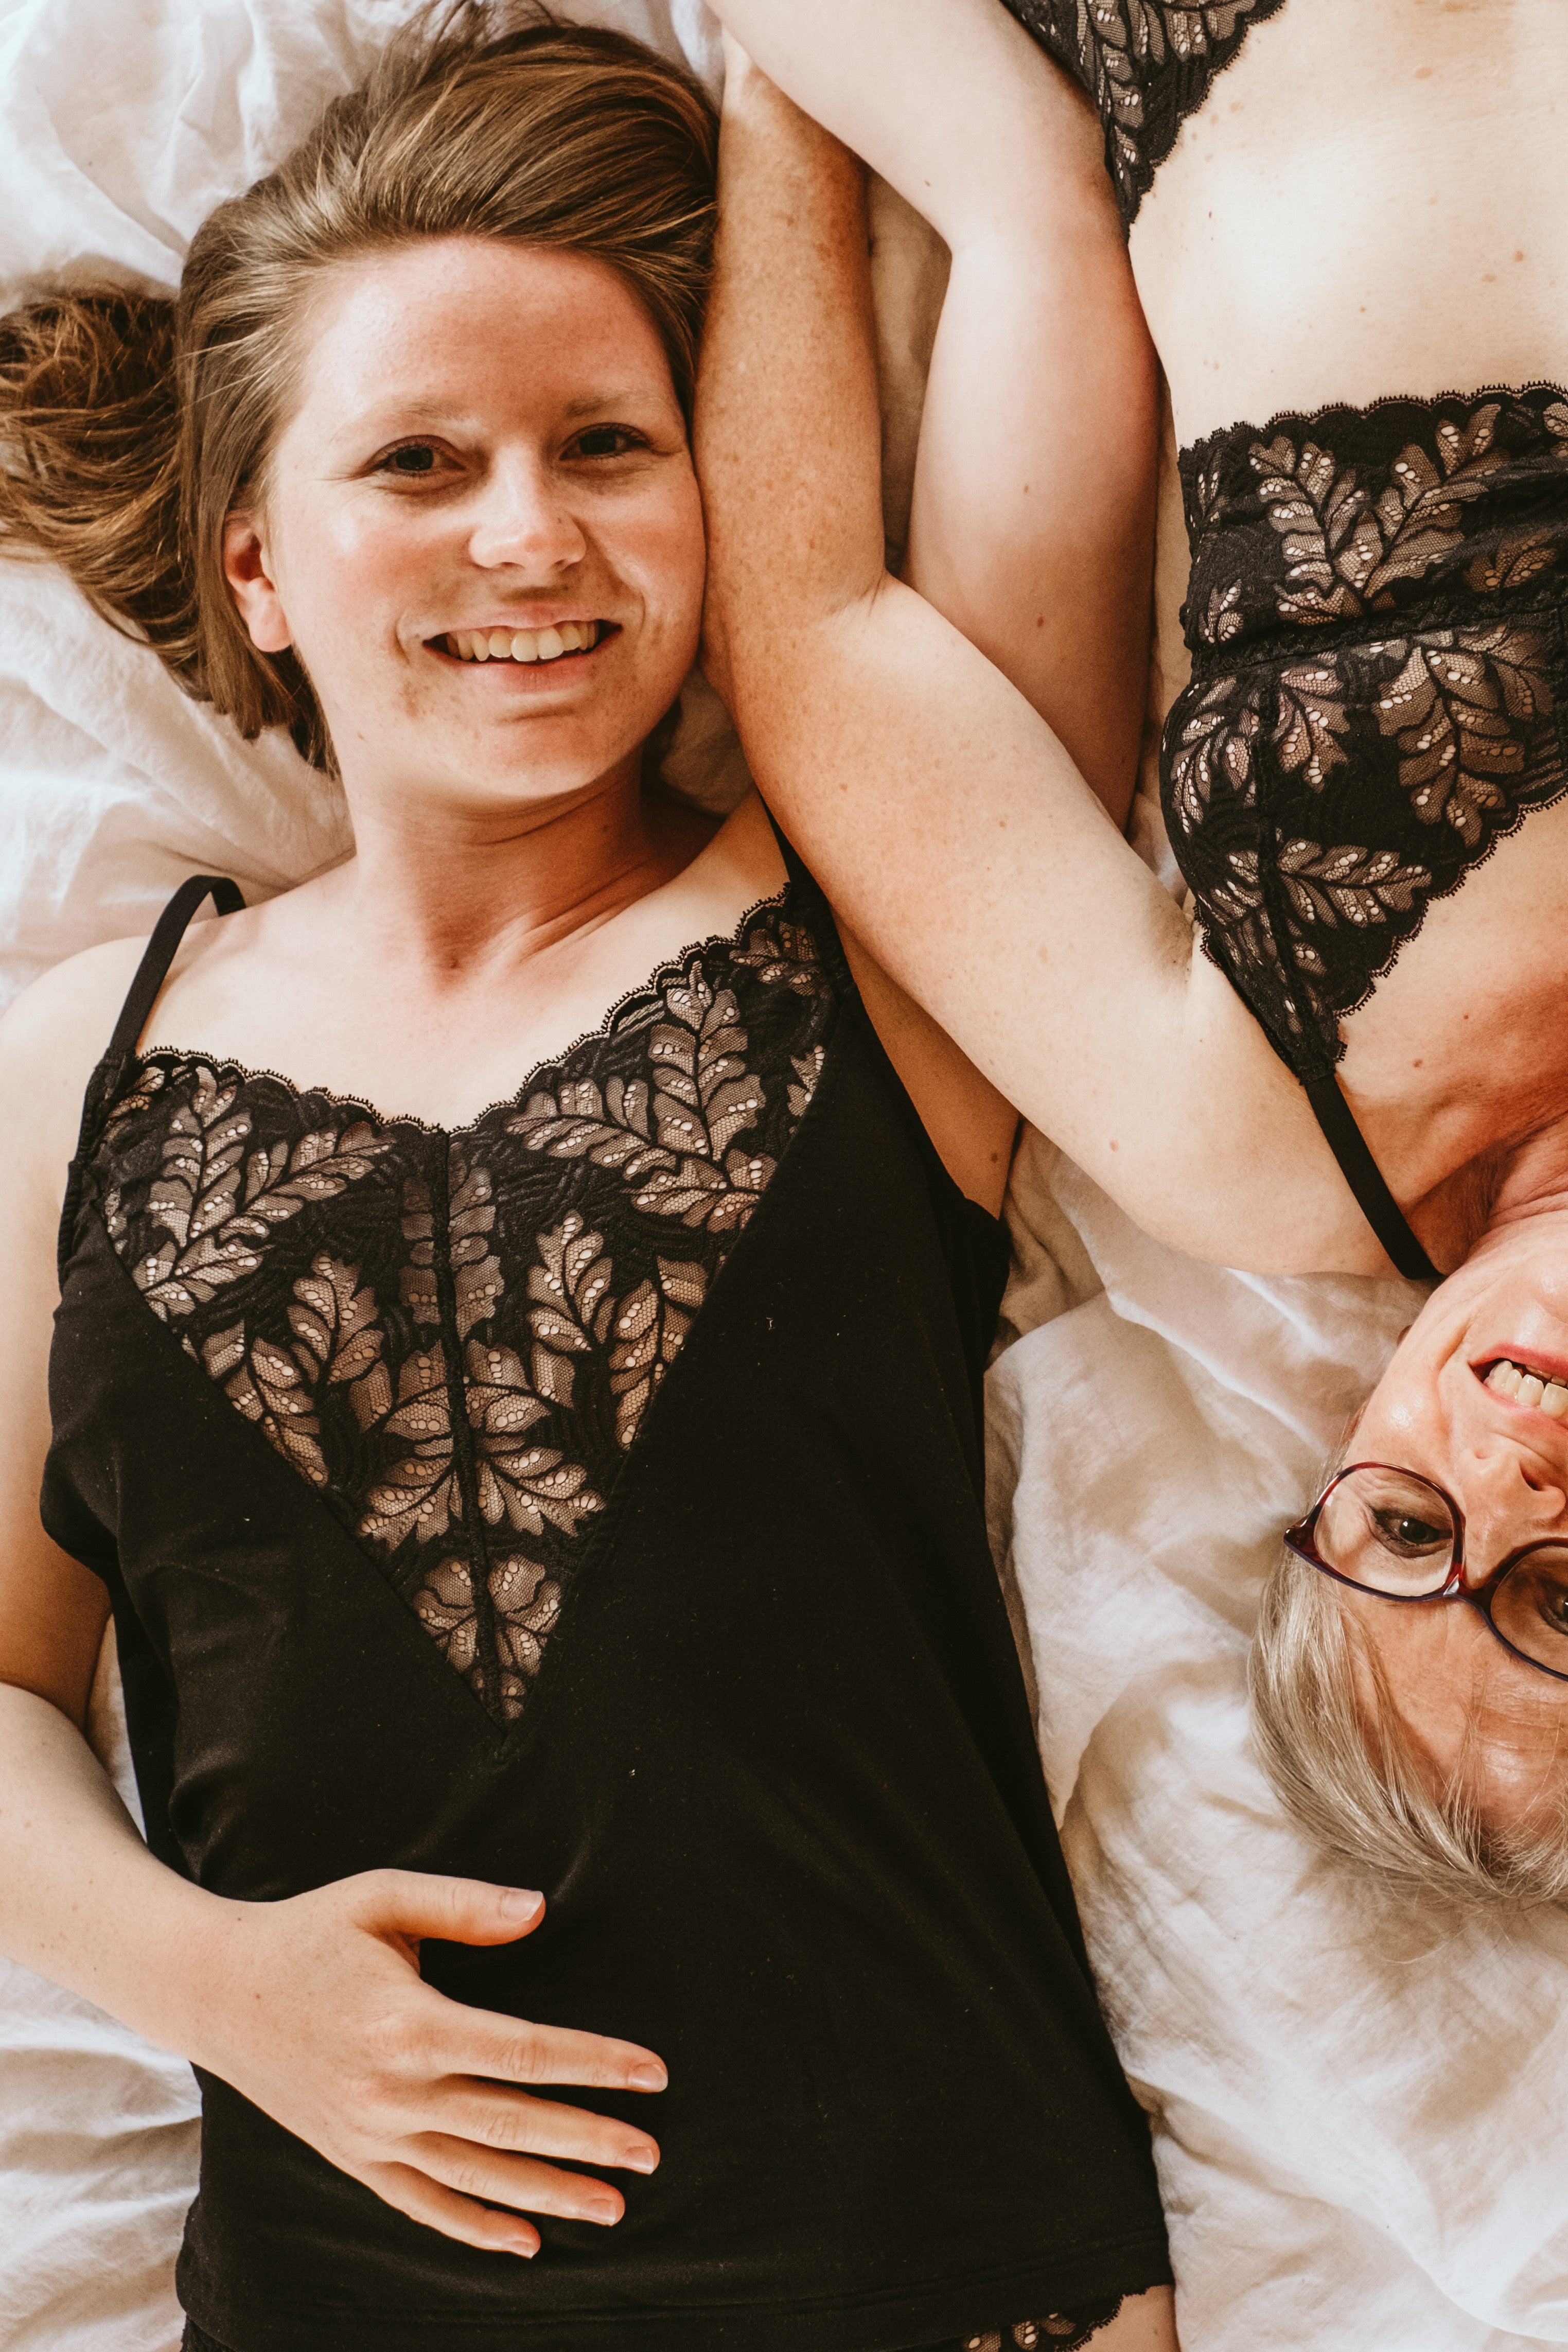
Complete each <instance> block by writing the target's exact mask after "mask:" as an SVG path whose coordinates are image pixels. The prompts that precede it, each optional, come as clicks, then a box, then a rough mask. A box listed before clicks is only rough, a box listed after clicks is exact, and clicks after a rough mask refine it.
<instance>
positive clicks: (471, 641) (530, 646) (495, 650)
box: [446, 621, 600, 662]
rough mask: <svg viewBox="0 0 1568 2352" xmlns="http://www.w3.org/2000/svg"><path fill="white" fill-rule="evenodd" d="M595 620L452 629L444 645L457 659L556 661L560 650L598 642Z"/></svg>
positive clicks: (581, 650) (575, 650) (587, 648)
mask: <svg viewBox="0 0 1568 2352" xmlns="http://www.w3.org/2000/svg"><path fill="white" fill-rule="evenodd" d="M599 632H600V625H599V623H598V622H597V621H562V622H560V623H559V625H558V626H557V627H555V628H553V629H539V630H537V631H536V630H533V629H482V630H476V631H474V632H472V633H465V632H457V631H455V632H454V633H453V634H452V635H450V636H448V638H447V640H446V643H447V646H448V648H449V649H450V651H452V652H453V653H455V655H456V656H457V658H458V660H459V661H515V662H549V661H559V659H560V656H561V655H562V654H586V653H591V652H592V650H593V648H594V646H596V645H597V644H598V643H599Z"/></svg>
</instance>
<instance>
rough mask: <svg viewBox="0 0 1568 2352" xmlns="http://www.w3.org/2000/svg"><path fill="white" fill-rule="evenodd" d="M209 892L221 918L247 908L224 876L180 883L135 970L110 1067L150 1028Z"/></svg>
mask: <svg viewBox="0 0 1568 2352" xmlns="http://www.w3.org/2000/svg"><path fill="white" fill-rule="evenodd" d="M209 893H210V894H211V897H212V901H213V904H214V907H215V908H217V910H218V912H219V914H220V915H237V914H238V913H239V911H240V909H241V908H242V907H243V906H244V905H245V899H244V898H243V896H242V895H241V892H240V887H239V885H238V883H237V882H230V881H229V880H227V879H226V877H225V876H223V875H221V874H193V875H192V877H191V878H190V880H189V881H188V882H182V883H181V885H180V887H179V888H178V889H177V890H176V891H175V893H174V895H173V897H172V898H171V899H170V901H169V903H168V905H167V906H166V907H165V908H164V909H163V911H162V914H161V915H160V916H159V918H158V920H157V921H156V923H155V924H154V925H153V927H152V938H151V939H150V940H148V942H147V947H146V950H145V952H144V953H143V955H142V958H141V962H140V963H139V964H138V965H137V967H136V977H135V979H134V980H133V981H132V982H131V987H130V991H129V992H128V993H127V996H126V999H125V1003H123V1004H122V1005H121V1007H120V1018H119V1020H118V1021H117V1022H116V1023H115V1024H114V1034H113V1036H112V1037H111V1038H110V1041H109V1051H108V1052H107V1053H106V1054H105V1055H104V1057H103V1058H104V1060H105V1061H106V1062H107V1063H109V1064H110V1067H111V1068H118V1067H119V1066H120V1064H121V1063H123V1062H126V1061H128V1060H129V1059H130V1057H131V1055H132V1054H133V1053H134V1052H135V1051H136V1041H137V1039H138V1038H139V1037H140V1036H141V1032H142V1030H143V1029H144V1028H145V1027H146V1026H147V1015H148V1014H149V1013H151V1012H152V1007H153V1005H154V1003H156V1001H157V996H158V991H159V990H160V989H161V988H162V985H163V982H165V981H166V980H167V979H168V977H169V966H170V965H171V964H172V962H173V961H174V957H175V954H176V952H177V951H178V949H179V945H180V942H181V940H183V938H184V936H185V933H186V931H187V930H188V929H190V924H191V918H192V916H193V914H194V913H195V911H196V909H197V908H198V907H199V906H200V905H201V903H202V901H203V899H204V898H206V897H207V896H208V895H209Z"/></svg>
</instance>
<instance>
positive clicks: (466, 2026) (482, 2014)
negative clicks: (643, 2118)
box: [435, 1993, 670, 2091]
mask: <svg viewBox="0 0 1568 2352" xmlns="http://www.w3.org/2000/svg"><path fill="white" fill-rule="evenodd" d="M435 1997H436V1999H437V2000H446V1996H445V1995H444V1993H440V1994H437V1995H436V1996H435ZM447 2007H448V2008H449V2009H451V2010H453V2011H456V2012H457V2015H456V2017H455V2018H451V2019H449V2020H448V2024H449V2025H450V2026H451V2027H452V2029H453V2030H452V2032H451V2033H450V2035H449V2036H448V2037H447V2039H448V2046H449V2048H450V2052H451V2055H450V2057H449V2059H448V2062H447V2063H448V2069H449V2071H450V2072H451V2073H452V2074H480V2075H485V2076H486V2077H488V2078H489V2079H490V2080H491V2081H492V2082H497V2083H575V2084H580V2086H581V2087H582V2088H584V2089H592V2090H604V2091H662V2090H664V2089H665V2088H666V2086H667V2085H668V2083H669V2079H670V2078H669V2075H668V2074H667V2073H666V2072H665V2069H664V2060H663V2059H662V2058H659V2057H657V2056H656V2055H655V2054H654V2053H653V2051H652V2050H644V2049H643V2047H642V2045H641V2043H639V2042H615V2041H612V2040H611V2038H610V2037H609V2035H607V2034H603V2033H578V2032H573V2031H572V2030H571V2029H570V2027H567V2026H563V2025H536V2024H534V2023H533V2022H531V2021H530V2020H528V2018H522V2017H503V2016H499V2015H497V2013H496V2012H495V2011H490V2010H477V2009H466V2008H465V2007H464V2006H463V2004H462V2003H461V2002H460V2001H448V2002H447Z"/></svg>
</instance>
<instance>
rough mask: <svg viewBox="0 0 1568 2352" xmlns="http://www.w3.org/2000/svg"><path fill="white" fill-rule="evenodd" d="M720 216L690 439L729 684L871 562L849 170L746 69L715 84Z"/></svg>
mask: <svg viewBox="0 0 1568 2352" xmlns="http://www.w3.org/2000/svg"><path fill="white" fill-rule="evenodd" d="M719 205H720V227H719V237H718V255H717V267H716V278H715V286H714V293H713V298H712V300H711V302H710V305H709V310H708V318H707V325H706V332H705V337H704V347H703V352H704V355H703V365H702V371H701V376H700V382H699V391H698V401H697V416H696V436H695V437H696V450H697V463H698V470H699V473H700V476H701V478H702V484H703V496H704V501H705V505H706V511H707V520H708V595H707V605H706V643H705V660H706V664H707V667H709V669H710V671H712V672H714V674H715V682H716V684H717V685H718V687H719V688H720V691H721V692H724V693H725V694H726V695H727V696H729V695H730V694H731V693H732V691H733V688H734V685H735V682H736V681H735V679H734V678H733V677H732V676H731V670H730V656H731V647H732V646H736V647H740V646H744V647H745V649H746V667H747V673H748V674H749V673H750V672H751V671H752V669H753V668H754V667H755V662H756V659H757V656H758V653H759V651H760V647H761V644H762V641H763V640H764V638H766V637H767V636H768V635H769V634H770V633H772V632H773V631H774V630H776V629H785V630H797V629H800V628H807V629H810V628H812V627H814V626H816V625H820V624H821V622H823V621H824V620H826V619H828V618H829V617H831V614H833V613H834V612H836V611H839V610H841V609H844V608H846V607H851V606H852V605H854V604H856V602H857V601H858V600H860V599H862V598H863V597H865V596H867V595H869V594H870V593H872V592H873V590H874V589H875V588H876V586H877V585H878V583H880V581H881V580H882V579H883V576H884V572H883V532H882V507H881V499H880V455H881V416H880V410H879V404H878V400H877V386H876V366H875V359H874V352H873V337H872V326H871V280H870V271H869V267H868V262H867V254H866V224H865V190H864V179H863V174H862V171H861V168H860V166H859V165H858V164H857V163H855V161H854V159H853V158H852V156H851V155H850V154H849V153H848V152H846V150H845V149H844V148H843V147H841V145H840V144H839V142H837V141H836V140H835V139H833V138H831V136H830V135H829V134H828V133H827V132H826V131H821V129H819V128H818V126H817V125H816V124H815V123H814V122H812V121H809V120H808V119H807V118H806V117H805V116H804V115H802V114H800V113H799V112H798V111H797V110H795V109H794V108H793V107H792V106H791V105H790V104H789V101H788V100H784V99H783V98H782V97H781V96H780V95H779V91H778V90H777V89H774V88H773V87H772V86H771V85H770V84H769V83H768V82H767V81H766V80H764V79H762V77H761V76H760V75H758V74H757V73H746V74H745V75H744V76H743V77H742V78H741V79H740V86H739V87H738V89H737V78H736V77H735V76H734V75H733V74H732V76H731V79H730V84H729V87H728V89H727V91H726V96H725V112H724V135H723V140H722V142H721V147H720V156H719Z"/></svg>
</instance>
